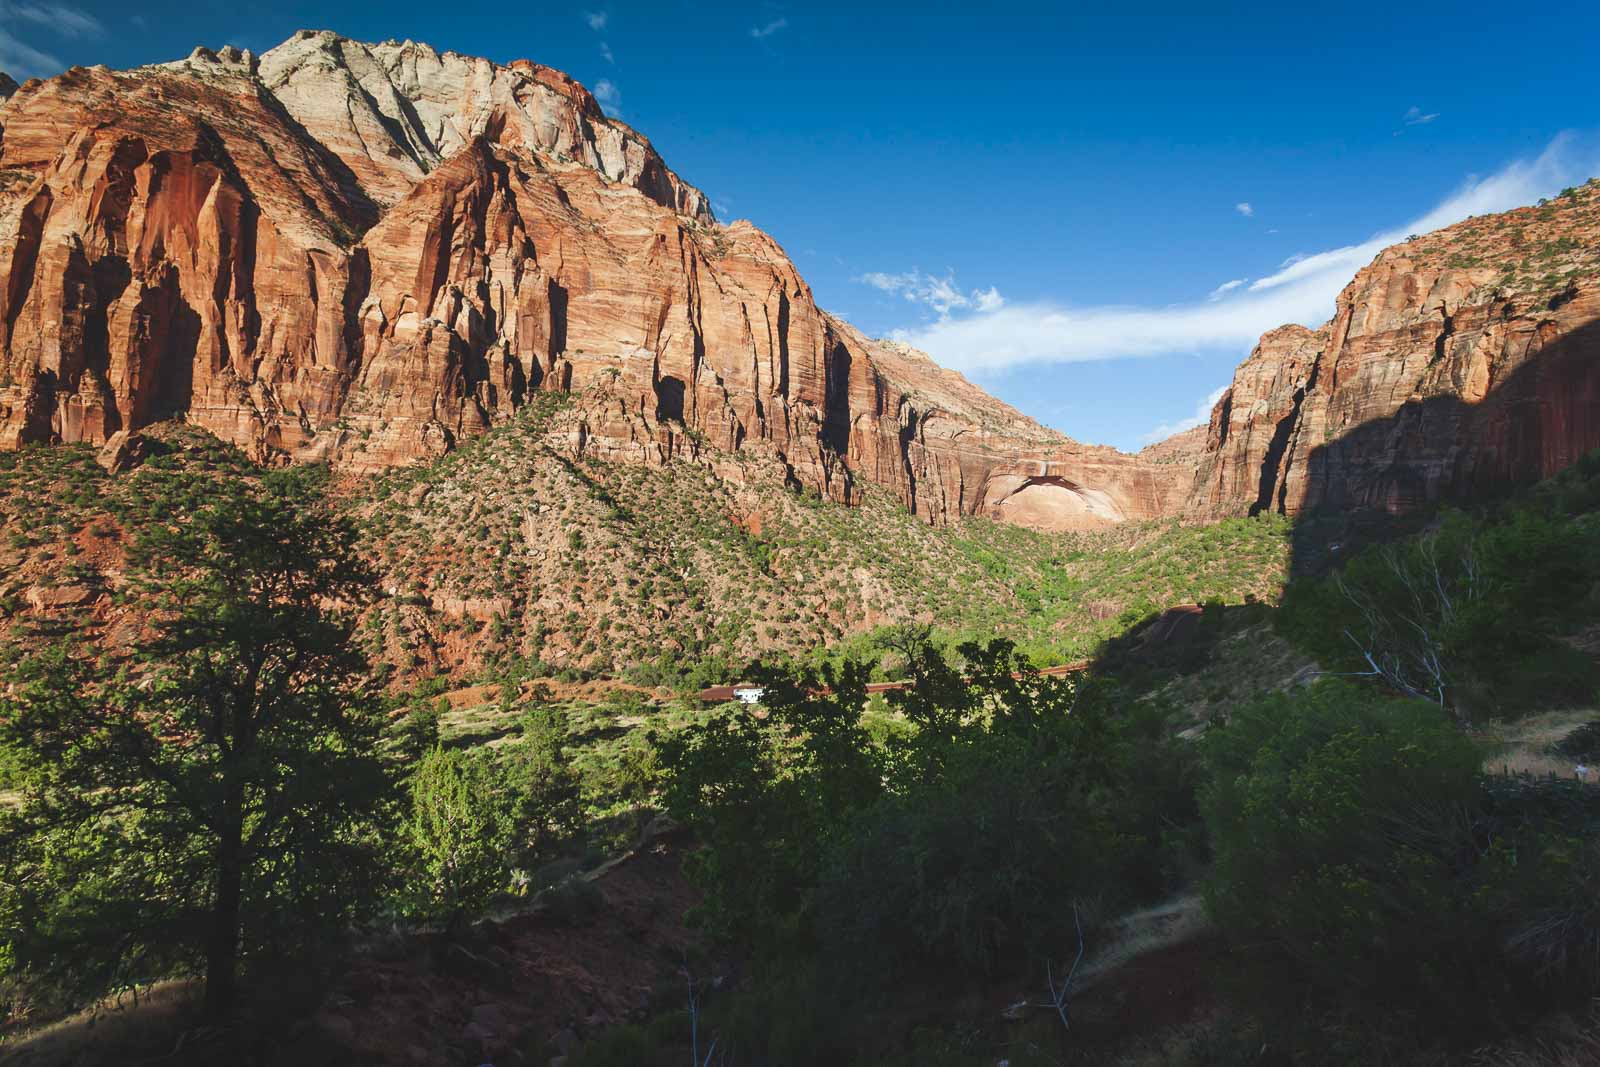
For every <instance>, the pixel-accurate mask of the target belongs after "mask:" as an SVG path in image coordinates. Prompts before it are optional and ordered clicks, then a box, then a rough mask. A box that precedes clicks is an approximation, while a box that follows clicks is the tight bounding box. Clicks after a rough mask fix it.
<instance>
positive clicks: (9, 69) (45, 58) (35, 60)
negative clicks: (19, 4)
mask: <svg viewBox="0 0 1600 1067" xmlns="http://www.w3.org/2000/svg"><path fill="white" fill-rule="evenodd" d="M64 69H66V64H65V63H63V62H61V60H59V59H57V58H56V57H55V56H53V55H51V54H50V53H49V52H41V51H39V50H38V49H37V48H34V47H33V46H31V45H29V44H27V43H25V42H23V41H19V40H17V39H16V38H15V37H13V36H12V35H11V34H10V33H7V32H6V31H5V30H3V29H0V70H3V71H5V72H6V73H7V74H9V75H11V76H12V77H14V78H16V79H17V80H18V81H23V80H25V79H27V78H48V77H49V76H50V75H52V74H59V73H61V71H62V70H64Z"/></svg>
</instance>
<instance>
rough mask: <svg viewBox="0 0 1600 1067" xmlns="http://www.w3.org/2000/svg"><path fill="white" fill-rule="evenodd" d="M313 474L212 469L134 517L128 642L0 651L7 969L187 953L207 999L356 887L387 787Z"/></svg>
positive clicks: (343, 556)
mask: <svg viewBox="0 0 1600 1067" xmlns="http://www.w3.org/2000/svg"><path fill="white" fill-rule="evenodd" d="M152 476H154V477H161V476H162V475H152ZM181 476H182V475H170V477H181ZM325 477H326V475H325V474H324V473H322V472H319V471H317V470H314V469H310V470H308V469H298V470H291V471H274V472H266V473H262V474H260V475H259V477H253V478H244V479H217V480H216V481H214V482H212V483H211V484H209V485H208V486H207V489H206V492H205V495H204V497H203V502H202V503H200V504H199V505H198V506H197V507H195V508H194V509H193V510H191V511H190V512H189V513H186V514H172V515H168V516H165V517H163V518H162V519H161V520H160V521H159V522H157V523H155V524H154V525H153V526H152V527H151V528H149V529H147V530H145V531H144V532H142V533H140V534H139V535H138V536H137V538H136V539H135V542H134V544H133V546H132V550H131V551H130V558H129V565H128V575H129V579H130V580H129V585H128V589H127V594H128V600H127V603H128V604H129V606H130V607H131V609H132V610H131V611H130V612H129V613H128V615H127V619H128V622H129V623H130V625H131V628H134V629H136V630H137V636H135V637H133V638H132V639H131V642H130V643H129V646H125V647H124V648H123V649H122V651H121V652H119V653H116V654H106V653H104V652H102V651H99V650H97V649H94V648H86V647H70V646H62V647H57V648H54V649H51V650H49V651H48V652H46V653H43V654H39V655H34V656H32V657H30V658H26V659H23V660H20V661H18V662H16V663H14V664H13V666H12V667H11V668H9V669H8V670H7V671H6V673H7V674H9V675H10V677H9V679H8V680H7V683H8V684H6V683H0V744H3V745H4V746H6V747H9V748H10V749H11V750H12V752H13V756H14V758H15V759H16V760H17V761H18V762H20V763H21V764H22V766H23V767H24V779H23V782H22V793H23V804H22V806H21V807H20V809H18V810H15V811H12V812H10V813H9V814H6V815H4V816H3V821H0V848H3V854H0V974H3V973H4V972H5V971H6V970H7V969H9V970H10V971H11V972H12V973H13V975H19V974H25V975H29V976H31V977H32V978H33V979H34V980H39V981H46V982H49V981H52V980H53V981H54V982H55V983H56V984H57V985H58V987H59V988H62V989H64V990H65V991H67V992H70V993H75V994H78V995H92V994H93V993H96V992H100V991H104V990H106V989H108V988H113V987H116V986H119V985H124V984H127V983H131V982H137V981H142V980H148V979H151V978H154V977H159V976H161V975H163V974H169V973H174V972H179V971H183V970H188V969H193V968H197V967H198V968H201V969H203V973H204V975H205V1007H206V1010H207V1013H208V1014H209V1015H210V1016H211V1017H212V1018H216V1019H220V1018H224V1017H226V1016H228V1015H229V1014H230V1013H231V1012H232V1011H233V1009H234V1006H235V1000H236V987H237V983H238V980H239V975H240V971H241V965H242V963H244V962H246V961H248V960H249V959H251V958H254V957H255V956H257V955H260V956H267V955H270V954H271V953H273V952H275V951H276V952H286V951H291V950H293V949H295V948H296V947H297V946H301V945H304V944H305V943H306V942H305V937H306V935H307V934H308V933H310V932H313V931H320V930H326V929H327V928H328V927H329V926H330V925H334V924H338V923H339V922H342V921H345V920H347V919H348V918H349V917H350V916H351V914H352V912H353V909H355V908H356V907H358V906H359V905H360V903H361V902H362V900H363V899H371V897H372V895H373V894H372V892H371V889H372V886H371V884H370V881H369V879H370V878H371V877H372V876H373V873H374V872H375V871H376V870H377V869H378V868H377V867H376V866H375V865H374V863H373V862H372V860H373V858H374V856H373V853H374V850H373V848H372V845H373V842H374V840H375V838H376V835H375V834H374V832H373V830H374V826H375V825H376V824H375V822H374V816H375V815H376V814H377V812H378V810H379V808H380V806H381V805H382V804H383V803H384V802H385V797H387V796H389V795H390V793H391V790H390V789H389V787H388V782H387V780H386V774H385V770H384V766H383V764H382V762H381V761H380V760H379V759H378V757H377V744H378V740H379V736H380V728H381V718H380V716H379V713H378V706H377V703H376V700H375V694H374V693H373V691H372V690H371V688H370V685H369V683H368V681H367V670H366V666H367V665H366V663H365V661H364V659H363V658H362V656H361V655H360V654H359V652H358V651H357V649H356V648H355V646H354V645H353V644H352V641H351V632H352V615H351V609H352V607H354V606H355V605H357V604H358V603H359V602H360V601H361V600H362V599H363V598H364V597H365V596H367V594H368V592H369V590H370V588H371V585H372V581H373V578H372V574H371V572H370V571H369V569H368V568H367V567H365V566H364V565H363V564H362V563H361V562H360V560H359V557H358V555H357V553H356V542H355V533H354V530H353V528H352V527H351V525H350V524H349V523H348V522H346V521H345V520H343V519H342V518H340V517H339V516H337V515H336V514H335V513H334V512H333V510H332V509H331V508H330V507H329V505H328V504H327V502H326V498H325V493H324V488H325V487H324V484H323V482H324V480H325Z"/></svg>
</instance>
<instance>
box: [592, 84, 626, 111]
mask: <svg viewBox="0 0 1600 1067" xmlns="http://www.w3.org/2000/svg"><path fill="white" fill-rule="evenodd" d="M594 98H595V99H596V100H598V101H600V110H601V111H604V112H605V113H606V114H607V115H610V116H611V117H612V118H616V117H617V116H618V115H620V114H622V90H621V89H618V88H617V83H616V82H614V81H612V80H611V79H610V78H601V79H600V80H599V81H597V82H595V83H594Z"/></svg>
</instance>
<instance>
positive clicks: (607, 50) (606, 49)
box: [600, 41, 617, 65]
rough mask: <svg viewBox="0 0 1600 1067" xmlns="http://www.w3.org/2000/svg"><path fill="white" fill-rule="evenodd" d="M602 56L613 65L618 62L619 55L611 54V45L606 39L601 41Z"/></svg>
mask: <svg viewBox="0 0 1600 1067" xmlns="http://www.w3.org/2000/svg"><path fill="white" fill-rule="evenodd" d="M600 58H601V59H604V60H605V61H606V62H607V63H611V64H613V65H614V64H615V63H616V62H617V57H616V56H614V55H612V54H611V46H610V45H609V44H607V43H606V42H605V41H601V42H600Z"/></svg>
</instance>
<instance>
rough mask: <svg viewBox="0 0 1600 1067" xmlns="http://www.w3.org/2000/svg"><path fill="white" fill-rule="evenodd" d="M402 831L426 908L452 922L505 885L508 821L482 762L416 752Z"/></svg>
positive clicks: (444, 752) (446, 752)
mask: <svg viewBox="0 0 1600 1067" xmlns="http://www.w3.org/2000/svg"><path fill="white" fill-rule="evenodd" d="M406 831H407V836H408V838H409V840H410V844H411V846H412V848H413V849H414V850H415V853H416V857H417V867H418V872H419V874H420V876H421V880H422V886H421V888H422V890H423V891H424V896H425V899H426V905H425V906H426V908H427V909H428V910H433V911H437V912H439V913H442V914H444V915H445V916H447V917H448V918H449V920H450V921H451V922H452V923H455V922H459V921H460V920H461V918H462V917H463V916H465V915H466V914H468V913H469V912H471V911H475V910H477V909H480V908H482V907H483V906H484V905H486V904H488V903H489V901H490V900H492V899H493V898H494V896H495V894H496V893H498V892H500V891H501V890H503V889H505V888H506V884H507V876H508V874H509V872H510V850H511V848H512V845H513V843H514V839H515V833H514V825H513V822H512V820H511V817H510V814H509V812H508V810H507V807H506V805H505V804H503V803H502V802H501V801H500V799H499V798H498V797H497V796H496V795H495V790H494V780H493V778H492V776H491V775H490V773H489V767H488V765H487V763H486V762H484V761H483V760H481V759H476V758H474V757H472V756H469V755H467V754H465V753H463V752H459V751H455V750H452V749H445V748H435V749H434V750H433V751H432V752H430V753H428V755H427V756H425V757H423V760H422V762H421V763H420V764H418V766H417V769H416V771H415V772H414V773H413V774H412V776H411V816H410V818H409V819H408V820H407V823H406Z"/></svg>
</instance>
